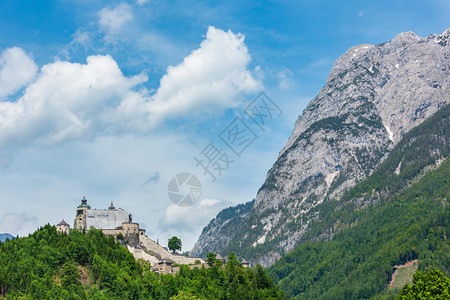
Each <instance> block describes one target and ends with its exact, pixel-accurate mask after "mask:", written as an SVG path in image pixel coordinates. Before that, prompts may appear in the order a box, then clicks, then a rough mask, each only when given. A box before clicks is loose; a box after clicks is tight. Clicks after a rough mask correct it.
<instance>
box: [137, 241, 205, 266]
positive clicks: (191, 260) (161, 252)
mask: <svg viewBox="0 0 450 300" xmlns="http://www.w3.org/2000/svg"><path fill="white" fill-rule="evenodd" d="M139 241H140V243H141V246H142V247H143V248H145V249H146V250H147V252H149V253H151V254H153V256H155V257H157V258H158V259H159V260H161V259H165V260H168V261H170V262H173V263H175V264H183V265H190V264H195V262H196V261H197V260H199V261H200V262H201V263H204V262H205V261H204V260H203V259H201V258H199V257H187V256H183V255H174V254H172V253H170V252H169V251H167V250H166V249H164V248H163V247H161V246H160V245H158V244H157V243H155V242H154V241H152V240H151V239H149V238H148V237H147V236H145V235H139Z"/></svg>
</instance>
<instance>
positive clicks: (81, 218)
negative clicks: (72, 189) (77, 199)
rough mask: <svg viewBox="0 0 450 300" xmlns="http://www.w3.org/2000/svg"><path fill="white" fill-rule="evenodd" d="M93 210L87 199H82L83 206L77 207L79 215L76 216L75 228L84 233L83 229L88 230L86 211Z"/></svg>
mask: <svg viewBox="0 0 450 300" xmlns="http://www.w3.org/2000/svg"><path fill="white" fill-rule="evenodd" d="M89 209H91V207H90V206H89V204H87V200H86V197H83V199H81V204H80V205H78V207H77V213H76V215H75V224H74V226H73V227H74V228H75V229H77V230H79V231H82V230H83V229H88V228H86V211H87V210H89Z"/></svg>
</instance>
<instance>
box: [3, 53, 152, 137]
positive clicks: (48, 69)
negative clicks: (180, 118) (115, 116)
mask: <svg viewBox="0 0 450 300" xmlns="http://www.w3.org/2000/svg"><path fill="white" fill-rule="evenodd" d="M146 80H147V77H146V76H145V75H138V76H135V77H131V78H127V77H125V76H123V74H122V72H121V71H120V69H119V67H118V65H117V63H116V62H115V61H114V60H113V59H112V57H111V56H109V55H106V56H100V55H98V56H89V57H88V58H87V64H78V63H70V62H63V61H57V62H55V63H51V64H47V65H45V66H44V67H42V69H41V72H40V74H39V76H38V78H37V79H36V81H35V82H33V83H32V84H31V85H29V86H28V87H27V89H26V90H25V93H24V95H23V96H22V97H21V98H20V99H19V100H18V101H17V102H2V103H0V145H1V144H2V143H5V142H8V141H10V140H15V141H16V142H18V143H22V142H25V141H27V142H29V141H32V140H35V141H37V142H39V143H43V144H54V143H58V142H61V141H65V140H70V139H80V138H86V137H89V135H90V134H91V133H92V132H90V130H91V129H99V128H98V127H100V128H102V129H105V127H106V126H108V119H107V117H106V115H107V114H108V112H109V109H112V108H113V107H114V105H117V103H120V101H121V100H122V99H123V98H125V97H131V96H132V94H133V92H132V91H131V88H132V87H134V86H135V85H137V84H139V83H142V82H144V81H146ZM130 95H131V96H130Z"/></svg>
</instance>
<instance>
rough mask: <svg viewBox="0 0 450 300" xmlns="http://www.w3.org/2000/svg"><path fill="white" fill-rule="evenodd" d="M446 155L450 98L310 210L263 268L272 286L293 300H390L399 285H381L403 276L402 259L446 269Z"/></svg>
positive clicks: (449, 185)
mask: <svg viewBox="0 0 450 300" xmlns="http://www.w3.org/2000/svg"><path fill="white" fill-rule="evenodd" d="M449 154H450V104H448V105H446V106H444V107H443V108H441V109H440V110H439V111H438V112H436V113H435V114H434V115H433V116H432V117H431V118H429V119H428V120H426V121H425V122H423V123H422V124H420V125H419V126H417V127H415V128H413V129H412V130H410V131H408V133H406V134H405V136H404V137H403V138H402V139H401V140H400V141H399V142H398V143H397V144H396V146H395V147H394V149H393V150H392V151H391V152H390V153H389V156H388V157H387V158H386V160H385V161H384V162H383V163H382V164H381V166H380V167H378V168H377V170H375V172H373V173H372V174H371V175H370V176H369V177H368V178H366V179H365V180H363V181H362V182H360V183H358V184H357V185H356V186H355V187H353V188H352V189H350V190H349V191H347V192H345V193H344V195H343V196H342V197H341V198H340V199H339V200H330V201H325V202H323V203H322V204H319V205H317V206H316V207H315V208H314V209H313V211H311V212H310V213H311V214H314V211H319V214H318V215H317V216H316V217H314V218H312V221H311V222H310V223H309V228H308V232H307V233H306V234H305V235H303V236H302V243H301V245H300V246H299V247H296V248H295V249H294V250H293V251H291V252H289V253H288V254H287V255H285V256H283V258H282V259H281V260H279V261H278V262H276V263H275V264H274V265H273V266H272V267H271V268H270V270H269V271H270V273H271V275H272V277H273V278H275V280H276V281H277V282H278V285H279V287H280V288H282V290H283V291H284V292H285V293H286V294H288V295H289V296H291V297H293V298H294V299H396V296H397V295H398V294H399V292H400V289H401V287H402V285H403V284H404V283H402V284H400V285H397V286H395V285H394V284H392V285H388V283H389V282H391V283H394V282H393V280H394V281H395V279H399V277H396V273H397V275H398V274H399V272H403V275H401V276H400V277H401V278H402V279H403V280H405V279H407V278H408V277H409V281H410V282H411V279H412V274H410V275H407V274H406V273H404V270H405V269H404V268H403V269H401V268H402V267H404V266H405V265H412V264H413V263H414V262H416V263H417V265H416V268H417V267H418V268H419V270H420V271H431V270H434V269H436V268H437V269H439V270H441V271H442V272H444V273H445V274H447V275H448V274H450V265H449V263H448V261H449V259H450V251H449V249H450V240H449V239H448V238H447V236H446V232H448V231H449V230H450V206H449V200H450V158H449ZM305 258H307V259H305ZM374 266H376V267H374ZM411 270H412V269H411ZM397 271H398V272H397ZM381 295H382V296H383V297H376V296H381Z"/></svg>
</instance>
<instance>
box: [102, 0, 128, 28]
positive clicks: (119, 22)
mask: <svg viewBox="0 0 450 300" xmlns="http://www.w3.org/2000/svg"><path fill="white" fill-rule="evenodd" d="M98 15H99V17H100V20H99V21H98V22H99V24H100V27H101V28H102V29H103V30H105V31H106V33H107V34H114V33H117V32H118V31H119V30H120V28H121V27H122V26H123V25H124V24H125V23H126V22H128V21H131V20H132V19H133V14H132V12H131V6H130V5H129V4H127V3H120V4H119V5H117V6H116V7H115V8H113V9H111V8H109V7H106V8H104V9H102V10H101V11H100V12H99V13H98Z"/></svg>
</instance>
